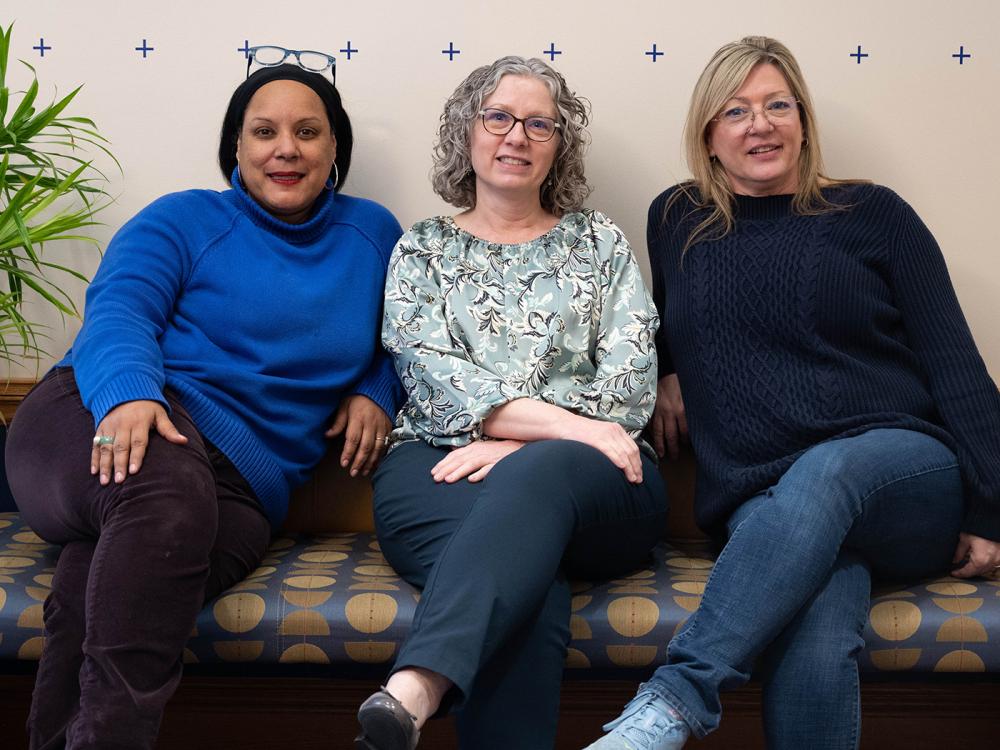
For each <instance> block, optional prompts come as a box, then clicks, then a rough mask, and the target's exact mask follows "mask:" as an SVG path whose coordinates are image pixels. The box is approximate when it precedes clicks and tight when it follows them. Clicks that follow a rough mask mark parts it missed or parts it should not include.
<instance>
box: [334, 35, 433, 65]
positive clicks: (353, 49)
mask: <svg viewBox="0 0 1000 750" xmlns="http://www.w3.org/2000/svg"><path fill="white" fill-rule="evenodd" d="M340 51H341V52H343V53H344V54H345V55H347V59H348V60H350V59H351V55H352V54H354V53H355V52H360V51H361V50H359V49H357V48H356V47H352V46H351V40H350V39H348V40H347V49H342V50H340ZM443 51H444V50H442V52H443Z"/></svg>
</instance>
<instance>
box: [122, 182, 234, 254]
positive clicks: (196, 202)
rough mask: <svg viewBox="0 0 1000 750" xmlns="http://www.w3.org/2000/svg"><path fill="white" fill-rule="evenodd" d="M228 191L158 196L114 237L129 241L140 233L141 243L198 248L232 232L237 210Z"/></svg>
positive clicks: (195, 191)
mask: <svg viewBox="0 0 1000 750" xmlns="http://www.w3.org/2000/svg"><path fill="white" fill-rule="evenodd" d="M229 192H232V191H226V192H223V193H220V192H218V191H215V190H183V191H180V192H177V193H168V194H167V195H164V196H162V197H160V198H157V199H156V200H154V201H153V202H152V203H150V204H149V205H148V206H146V207H145V208H143V209H141V210H140V211H139V212H138V213H137V214H136V215H135V216H133V217H132V218H131V219H129V220H128V221H127V222H126V223H125V224H124V225H123V226H122V227H121V229H120V230H119V231H118V232H117V234H116V235H115V239H116V240H117V241H118V242H119V243H127V242H128V241H129V238H130V237H132V236H133V235H135V236H141V243H142V246H143V247H145V246H147V245H149V244H152V243H155V242H156V240H155V239H154V238H160V239H161V240H162V243H160V244H169V245H173V246H176V247H178V248H185V249H186V250H187V251H189V252H192V253H194V252H196V251H197V250H198V248H202V247H204V246H205V245H206V244H208V243H210V242H211V241H213V240H214V239H216V238H218V237H220V236H223V235H225V234H226V233H228V232H230V231H231V230H232V228H233V226H234V224H235V222H236V220H237V217H238V213H239V212H238V211H237V209H236V207H235V206H234V205H233V204H232V203H231V202H230V201H229V200H228V199H227V193H229Z"/></svg>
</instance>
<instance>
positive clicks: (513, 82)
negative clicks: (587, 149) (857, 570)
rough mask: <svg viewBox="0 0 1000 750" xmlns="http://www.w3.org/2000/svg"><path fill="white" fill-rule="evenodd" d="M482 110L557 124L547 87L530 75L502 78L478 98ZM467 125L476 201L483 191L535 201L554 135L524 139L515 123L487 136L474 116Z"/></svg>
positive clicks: (554, 146)
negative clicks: (486, 94) (481, 103)
mask: <svg viewBox="0 0 1000 750" xmlns="http://www.w3.org/2000/svg"><path fill="white" fill-rule="evenodd" d="M482 108H483V109H488V108H494V109H502V110H504V111H505V112H508V113H510V114H512V115H514V117H518V118H522V119H523V118H526V117H532V116H542V117H550V118H552V119H553V120H556V121H557V122H558V121H559V112H558V110H557V109H556V105H555V103H554V102H553V101H552V96H551V95H550V94H549V89H548V87H547V86H546V85H545V84H544V83H543V82H542V81H540V80H538V79H537V78H532V77H530V76H520V75H506V76H504V77H503V78H501V79H500V83H499V84H498V85H497V87H496V89H495V90H494V91H493V93H491V94H490V95H489V96H487V97H486V98H485V99H484V100H483V105H482ZM470 127H471V130H470V134H469V149H470V156H471V159H472V169H473V171H474V172H475V173H476V197H477V200H479V199H481V198H482V197H484V196H485V195H486V194H488V193H492V194H494V195H497V196H502V195H506V196H508V197H515V198H521V199H523V198H524V197H527V196H534V198H535V199H537V198H538V196H539V194H540V190H541V187H542V183H543V182H545V178H546V177H547V176H548V174H549V170H550V169H551V168H552V163H553V161H554V160H555V156H556V151H557V150H558V148H559V139H560V137H561V136H560V135H559V133H558V131H557V132H556V134H555V135H554V136H553V137H552V138H551V139H550V140H548V141H544V142H539V141H532V140H530V139H529V138H528V137H527V136H526V135H525V133H524V125H523V123H516V124H515V125H514V127H513V128H512V129H511V131H510V132H509V133H507V134H506V135H494V134H493V133H488V132H487V131H486V129H485V128H484V127H483V122H482V118H481V117H476V119H475V120H473V122H472V125H471V126H470Z"/></svg>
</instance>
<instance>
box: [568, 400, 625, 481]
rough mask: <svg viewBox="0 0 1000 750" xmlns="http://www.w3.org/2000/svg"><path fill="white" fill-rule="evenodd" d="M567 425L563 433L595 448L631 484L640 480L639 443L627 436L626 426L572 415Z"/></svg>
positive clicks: (569, 438)
mask: <svg viewBox="0 0 1000 750" xmlns="http://www.w3.org/2000/svg"><path fill="white" fill-rule="evenodd" d="M574 417H575V419H574V420H573V421H572V422H570V427H569V429H568V430H566V431H565V432H564V433H563V435H562V437H563V438H564V439H565V440H577V441H579V442H581V443H586V444H587V445H589V446H591V447H593V448H597V450H599V451H600V452H601V453H603V454H604V455H605V456H607V457H608V459H609V460H610V461H611V463H613V464H614V465H615V466H617V467H618V468H619V469H621V470H622V471H623V472H625V478H626V479H627V480H628V481H630V482H632V483H633V484H641V483H642V459H641V457H640V455H639V444H638V443H636V442H635V440H633V439H632V438H631V436H629V434H628V432H626V431H625V428H624V427H622V426H621V425H620V424H616V423H614V422H602V421H601V420H599V419H589V418H588V417H581V416H579V415H574Z"/></svg>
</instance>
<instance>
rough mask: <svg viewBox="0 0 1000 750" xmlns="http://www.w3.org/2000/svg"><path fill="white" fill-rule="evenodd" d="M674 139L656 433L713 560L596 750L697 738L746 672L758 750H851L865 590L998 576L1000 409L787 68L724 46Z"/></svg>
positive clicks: (639, 748) (652, 247)
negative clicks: (715, 545)
mask: <svg viewBox="0 0 1000 750" xmlns="http://www.w3.org/2000/svg"><path fill="white" fill-rule="evenodd" d="M685 138H686V147H687V154H688V162H689V165H690V167H691V170H692V173H693V175H694V178H693V179H692V180H691V181H689V182H686V183H683V184H681V185H678V186H675V187H673V188H670V189H669V190H667V191H666V192H664V193H663V194H662V195H661V196H659V197H658V198H657V199H656V200H655V201H653V204H652V206H651V207H650V210H649V227H648V235H649V236H648V241H649V254H650V260H651V263H652V269H653V284H654V294H653V296H654V298H655V301H656V304H657V306H658V308H659V311H660V315H661V317H662V319H663V326H662V328H661V329H660V333H659V335H658V339H657V351H658V354H659V375H660V383H659V387H658V397H657V404H656V409H655V412H654V417H653V425H652V426H653V433H654V442H655V443H657V447H658V449H659V452H660V453H661V455H662V453H663V452H664V447H665V446H670V448H671V452H673V450H675V449H676V441H677V437H678V435H679V434H680V433H682V432H683V431H684V429H683V428H684V427H685V420H686V426H688V427H689V428H690V439H691V442H692V444H693V447H694V450H695V454H696V455H697V458H698V466H699V476H698V483H697V495H696V498H695V510H696V514H697V518H698V521H699V523H700V525H701V526H702V527H703V528H705V529H706V530H708V531H710V532H712V533H714V534H715V535H717V536H718V537H719V538H720V539H721V540H722V541H724V542H725V547H724V549H723V551H722V553H721V554H720V556H719V558H718V561H717V563H716V565H715V568H714V570H713V572H712V575H711V577H710V578H709V581H708V583H707V585H706V588H705V592H704V595H703V597H702V601H701V605H700V607H699V609H698V610H697V612H696V613H695V614H694V615H692V616H691V618H690V619H689V620H688V621H687V624H686V626H685V627H684V629H683V630H682V631H681V632H680V633H679V634H678V635H677V636H676V637H675V638H674V639H673V640H672V641H671V642H670V645H669V647H668V660H667V664H666V665H665V666H663V667H660V668H659V669H658V670H657V671H656V673H655V674H654V675H653V677H652V678H651V679H650V680H649V681H648V682H646V683H645V684H644V685H643V686H642V687H641V688H640V691H639V695H638V696H637V697H636V698H635V700H633V701H632V702H631V703H630V704H629V705H628V706H627V707H626V709H625V712H624V713H623V714H622V716H621V717H619V718H618V719H616V720H615V721H613V722H611V723H610V724H608V725H607V726H606V727H605V730H606V731H609V732H610V734H609V735H606V736H605V737H603V738H602V739H601V740H599V741H598V742H596V743H595V744H593V745H592V746H591V748H593V749H594V750H597V749H598V748H599V749H600V750H625V749H626V748H627V749H628V750H675V749H676V748H680V747H682V746H683V745H684V743H685V741H686V740H687V738H688V736H689V735H690V734H694V735H695V736H697V737H703V736H704V735H705V734H706V733H708V732H710V731H711V730H713V729H714V728H715V727H716V726H718V723H719V719H720V714H721V709H720V702H719V692H720V690H725V689H730V688H734V687H737V686H739V685H742V684H743V683H745V682H746V681H747V679H748V678H749V676H750V672H751V670H752V669H754V668H755V665H756V669H757V670H758V674H759V676H760V677H761V679H762V681H763V688H764V689H763V700H764V706H763V714H764V725H765V733H766V736H767V744H768V747H769V748H810V749H811V750H816V749H817V748H838V749H840V748H844V749H850V748H855V747H857V744H858V739H859V730H860V722H859V718H860V712H859V706H858V697H859V692H858V669H857V655H858V653H859V652H860V651H861V649H862V647H863V645H864V644H863V641H862V637H861V634H862V630H863V627H864V625H865V622H866V620H867V617H868V608H869V598H870V590H871V581H872V578H873V577H877V578H882V579H897V580H907V579H917V578H920V577H924V576H928V575H933V574H940V573H941V572H943V571H947V570H948V569H949V567H951V568H952V569H953V571H954V572H953V574H954V575H956V576H960V577H968V576H974V575H983V574H988V573H990V572H991V571H994V570H996V568H997V566H998V565H1000V543H998V542H1000V443H998V441H997V434H998V430H1000V397H998V394H997V388H996V385H995V384H994V383H993V381H992V380H991V379H990V376H989V374H988V373H987V371H986V368H985V366H984V364H983V361H982V358H981V357H980V355H979V353H978V351H977V349H976V346H975V343H974V342H973V339H972V336H971V334H970V332H969V329H968V326H967V325H966V322H965V319H964V317H963V315H962V311H961V309H960V307H959V304H958V300H957V299H956V297H955V293H954V290H953V289H952V286H951V282H950V280H949V278H948V271H947V268H946V267H945V263H944V259H943V258H942V256H941V252H940V250H939V249H938V246H937V244H936V243H935V241H934V238H933V237H932V236H931V234H930V232H928V230H927V228H926V227H925V226H924V224H923V223H922V222H921V221H920V219H919V218H918V217H917V215H916V214H915V213H914V211H913V209H912V208H910V206H908V205H907V204H906V203H905V202H904V201H903V200H902V199H900V198H899V197H898V196H897V195H896V194H895V193H893V192H892V191H890V190H888V189H887V188H884V187H880V186H878V185H873V184H871V183H868V182H861V181H841V180H832V179H829V178H827V177H825V176H824V175H823V166H822V160H821V155H820V150H819V141H818V138H817V131H816V123H815V118H814V109H813V107H812V103H811V100H810V97H809V92H808V90H807V89H806V86H805V83H804V81H803V79H802V75H801V73H800V71H799V68H798V65H797V63H796V62H795V60H794V58H793V57H792V55H791V53H790V52H789V51H788V49H787V48H785V47H784V46H783V45H782V44H780V43H778V42H776V41H775V40H773V39H767V38H764V37H748V38H746V39H743V40H742V41H740V42H736V43H733V44H729V45H726V46H724V47H723V48H722V49H720V50H719V51H718V52H717V53H716V55H715V56H714V57H713V58H712V60H711V62H710V63H709V64H708V66H707V68H706V69H705V71H704V72H703V73H702V76H701V78H700V80H699V81H698V84H697V86H696V88H695V91H694V94H693V96H692V101H691V108H690V111H689V114H688V122H687V132H686V136H685ZM681 389H683V394H684V398H683V401H682V400H681V397H680V393H681Z"/></svg>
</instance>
